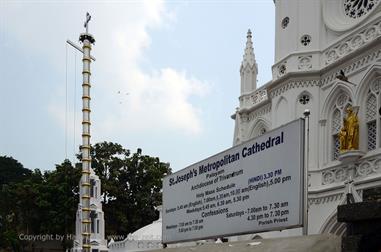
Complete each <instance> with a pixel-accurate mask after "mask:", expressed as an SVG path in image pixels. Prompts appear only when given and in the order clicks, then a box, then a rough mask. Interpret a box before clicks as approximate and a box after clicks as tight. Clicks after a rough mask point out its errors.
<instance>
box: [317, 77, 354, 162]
mask: <svg viewBox="0 0 381 252" xmlns="http://www.w3.org/2000/svg"><path fill="white" fill-rule="evenodd" d="M348 85H349V84H346V83H342V82H340V81H339V82H337V83H336V86H335V87H334V88H333V89H332V90H331V92H330V93H329V95H328V96H327V98H326V100H325V102H324V105H323V109H322V112H321V117H320V118H322V119H327V125H326V126H324V128H322V129H321V130H322V135H323V136H324V142H325V146H327V148H325V150H324V151H325V153H324V156H325V162H331V161H334V160H337V159H338V155H339V147H340V146H339V145H340V144H339V139H338V132H339V130H340V128H341V125H342V120H343V118H344V115H345V108H346V107H347V106H348V104H352V105H353V93H352V91H351V89H350V88H349V87H348Z"/></svg>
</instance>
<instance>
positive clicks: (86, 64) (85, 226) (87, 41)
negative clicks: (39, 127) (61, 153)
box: [79, 13, 95, 252]
mask: <svg viewBox="0 0 381 252" xmlns="http://www.w3.org/2000/svg"><path fill="white" fill-rule="evenodd" d="M90 18H91V17H90V15H89V14H88V13H87V20H86V22H85V28H86V33H82V34H81V35H80V36H79V40H80V41H81V42H82V44H83V45H82V51H83V58H82V62H83V70H82V76H83V83H82V92H83V94H82V116H83V117H82V145H81V154H82V177H81V200H82V251H84V252H90V250H91V245H90V236H91V220H90V211H91V210H90V186H91V185H90V167H91V157H90V137H91V136H90V125H91V122H90V112H91V110H90V99H91V98H90V88H91V85H90V76H91V72H90V63H91V56H90V51H91V44H93V43H94V42H95V39H94V37H93V36H92V35H91V34H89V33H88V32H87V31H88V22H89V21H90Z"/></svg>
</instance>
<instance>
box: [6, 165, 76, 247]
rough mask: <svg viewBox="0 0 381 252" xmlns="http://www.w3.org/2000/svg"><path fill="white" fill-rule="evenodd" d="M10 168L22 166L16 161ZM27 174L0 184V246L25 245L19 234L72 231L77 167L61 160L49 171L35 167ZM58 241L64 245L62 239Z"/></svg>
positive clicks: (65, 232) (73, 226) (61, 233)
mask: <svg viewBox="0 0 381 252" xmlns="http://www.w3.org/2000/svg"><path fill="white" fill-rule="evenodd" d="M3 163H7V162H1V164H3ZM13 169H19V170H21V169H25V168H23V167H22V166H20V165H18V166H14V167H13ZM0 170H4V167H0ZM21 171H24V170H21ZM21 171H15V174H18V173H21ZM24 172H25V171H24ZM27 174H29V176H19V177H18V178H16V179H14V180H8V182H7V183H6V184H5V183H4V184H0V198H1V199H2V204H0V246H1V247H3V248H7V247H8V248H9V247H12V248H13V250H17V248H19V247H20V246H22V245H25V244H23V243H22V241H19V240H18V237H19V235H20V234H25V235H28V234H54V235H55V234H59V235H66V234H72V233H73V232H74V228H75V212H76V209H77V206H78V181H79V178H80V169H79V168H74V167H72V165H71V163H70V161H68V160H65V161H64V162H63V163H62V164H60V165H57V166H56V169H55V170H53V171H46V172H44V173H41V171H40V170H38V169H36V170H34V171H30V170H29V172H27ZM62 245H63V248H66V247H67V243H66V241H64V242H63V244H62Z"/></svg>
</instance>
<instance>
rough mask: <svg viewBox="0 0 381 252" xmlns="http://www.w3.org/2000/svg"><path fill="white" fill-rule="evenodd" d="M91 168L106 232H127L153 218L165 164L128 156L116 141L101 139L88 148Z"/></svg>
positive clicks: (144, 156)
mask: <svg viewBox="0 0 381 252" xmlns="http://www.w3.org/2000/svg"><path fill="white" fill-rule="evenodd" d="M91 158H92V168H93V169H94V171H95V173H96V174H97V175H98V176H99V178H100V179H101V182H102V187H101V189H102V195H103V199H104V200H103V210H104V212H105V222H106V234H107V235H109V234H128V233H130V232H133V231H135V230H136V229H138V228H140V227H142V226H144V225H147V224H149V223H151V222H152V221H154V220H155V219H156V218H157V217H158V216H157V213H156V211H155V209H154V207H155V206H158V205H160V204H161V188H162V178H163V176H165V174H168V173H170V171H171V170H170V168H169V165H168V164H166V163H163V162H160V159H159V158H157V157H150V156H148V155H142V150H141V149H138V150H137V152H136V153H134V154H132V155H131V156H130V151H129V150H127V149H125V148H123V147H122V146H121V145H120V144H117V143H112V142H102V143H97V144H95V145H94V146H93V147H92V149H91Z"/></svg>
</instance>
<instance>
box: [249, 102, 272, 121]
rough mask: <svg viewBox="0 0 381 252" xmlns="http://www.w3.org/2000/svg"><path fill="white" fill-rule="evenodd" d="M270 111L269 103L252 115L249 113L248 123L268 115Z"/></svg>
mask: <svg viewBox="0 0 381 252" xmlns="http://www.w3.org/2000/svg"><path fill="white" fill-rule="evenodd" d="M270 111H271V103H269V104H267V105H265V106H263V107H262V108H260V109H258V110H255V111H253V112H252V113H250V114H249V115H248V121H253V120H254V119H256V118H257V117H258V116H262V115H265V114H268V113H270Z"/></svg>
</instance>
